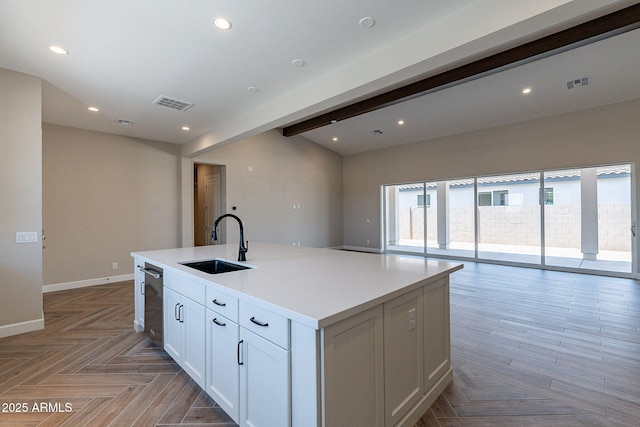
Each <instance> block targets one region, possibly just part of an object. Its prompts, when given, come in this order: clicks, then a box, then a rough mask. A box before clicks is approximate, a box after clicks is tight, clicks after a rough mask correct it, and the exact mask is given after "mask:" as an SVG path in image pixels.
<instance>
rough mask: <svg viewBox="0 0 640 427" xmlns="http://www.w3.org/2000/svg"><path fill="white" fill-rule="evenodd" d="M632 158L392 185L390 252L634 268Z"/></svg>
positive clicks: (388, 190)
mask: <svg viewBox="0 0 640 427" xmlns="http://www.w3.org/2000/svg"><path fill="white" fill-rule="evenodd" d="M633 172H634V167H633V165H631V164H625V165H616V166H602V167H591V168H582V169H563V170H553V171H544V172H532V173H522V174H510V175H500V176H490V177H478V178H467V179H458V180H449V181H433V182H424V183H411V184H402V185H389V186H384V206H385V210H384V212H385V222H384V224H385V251H388V252H403V253H415V254H424V255H426V256H434V257H446V258H457V259H473V260H478V261H488V262H497V263H506V264H516V265H520V264H522V265H538V266H541V267H549V268H553V269H556V268H557V269H562V270H571V271H577V270H590V271H598V272H604V273H606V272H614V273H629V274H633V273H634V272H635V270H636V267H634V265H633V259H634V251H635V249H634V244H633V243H634V237H635V236H634V233H635V214H634V208H633V206H635V200H634V197H633V194H634V191H635V190H634V185H633V183H634V180H633Z"/></svg>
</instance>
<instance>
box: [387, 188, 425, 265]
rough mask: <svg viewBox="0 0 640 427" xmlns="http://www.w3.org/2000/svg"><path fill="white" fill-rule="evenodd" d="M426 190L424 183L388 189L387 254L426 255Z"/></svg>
mask: <svg viewBox="0 0 640 427" xmlns="http://www.w3.org/2000/svg"><path fill="white" fill-rule="evenodd" d="M424 189H425V186H424V184H423V183H416V184H407V185H387V186H385V187H384V206H385V208H384V210H385V217H386V219H385V222H384V224H385V248H386V250H390V251H395V252H409V253H420V254H424V232H425V217H424V215H425V214H424V210H425V204H426V203H427V201H428V199H427V197H426V194H425V191H424Z"/></svg>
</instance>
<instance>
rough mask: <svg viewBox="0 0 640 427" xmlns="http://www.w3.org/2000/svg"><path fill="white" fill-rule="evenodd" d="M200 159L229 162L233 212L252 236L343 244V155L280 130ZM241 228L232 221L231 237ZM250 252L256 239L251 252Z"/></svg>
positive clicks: (229, 200) (228, 198) (251, 238)
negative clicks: (281, 132)
mask: <svg viewBox="0 0 640 427" xmlns="http://www.w3.org/2000/svg"><path fill="white" fill-rule="evenodd" d="M194 160H195V161H196V162H198V163H209V164H217V165H225V166H226V207H227V213H234V214H235V215H237V216H238V217H239V218H241V219H242V221H243V223H244V227H245V238H246V239H247V240H249V242H251V241H265V242H274V243H285V244H293V243H300V244H301V245H302V246H314V247H330V246H340V245H342V200H343V199H342V157H341V156H340V155H338V154H336V153H334V152H332V151H329V150H327V149H325V148H324V147H321V146H320V145H318V144H315V143H313V142H310V141H308V140H306V139H305V138H302V137H292V138H285V137H283V136H282V135H281V134H280V133H279V132H277V131H275V130H274V131H269V132H265V133H263V134H260V135H257V136H255V137H251V138H248V139H245V140H242V141H238V142H235V143H233V144H230V145H227V146H224V147H221V148H217V149H214V150H212V151H210V152H208V153H205V154H203V155H200V156H198V157H196V158H195V159H194ZM294 205H295V206H296V207H295V208H294ZM298 205H299V206H300V207H299V208H298ZM233 206H235V207H236V208H237V209H236V210H235V211H234V210H232V207H233ZM225 221H229V220H225ZM237 230H238V227H237V225H236V224H234V223H231V222H228V225H227V231H228V235H227V242H229V243H234V242H236V241H237V240H238V231H237ZM250 253H251V243H249V255H248V257H249V256H250Z"/></svg>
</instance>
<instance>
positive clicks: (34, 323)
mask: <svg viewBox="0 0 640 427" xmlns="http://www.w3.org/2000/svg"><path fill="white" fill-rule="evenodd" d="M40 329H44V314H43V315H42V318H41V319H34V320H28V321H26V322H19V323H12V324H11V325H3V326H0V338H4V337H10V336H13V335H19V334H24V333H27V332H33V331H38V330H40Z"/></svg>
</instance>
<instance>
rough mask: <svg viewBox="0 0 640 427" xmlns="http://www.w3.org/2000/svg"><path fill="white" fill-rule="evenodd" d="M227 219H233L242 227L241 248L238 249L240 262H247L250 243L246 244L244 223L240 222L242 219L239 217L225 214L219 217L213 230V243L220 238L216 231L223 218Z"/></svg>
mask: <svg viewBox="0 0 640 427" xmlns="http://www.w3.org/2000/svg"><path fill="white" fill-rule="evenodd" d="M225 217H231V218H233V219H235V220H236V221H238V225H239V226H240V248H239V249H238V261H246V260H247V257H246V255H245V254H246V253H247V251H248V250H249V242H246V244H245V241H244V227H243V226H242V221H240V218H238V217H237V216H235V215H233V214H224V215H222V216H220V217H218V219H216V221H215V222H214V223H213V230H211V241H214V240H218V236H217V234H218V233H217V231H216V230H217V229H218V223H219V222H220V220H221V219H222V218H225Z"/></svg>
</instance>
